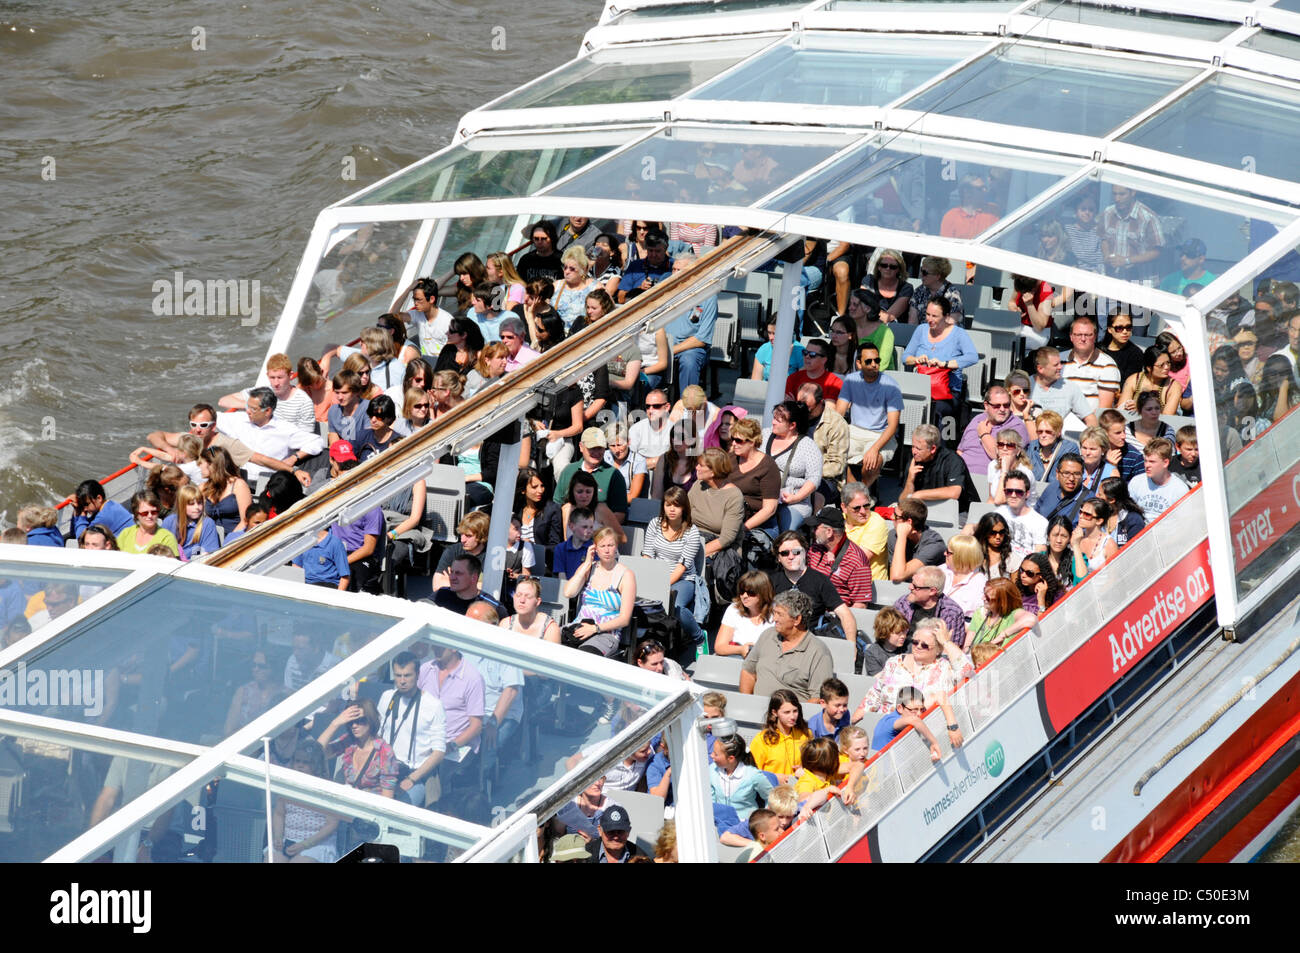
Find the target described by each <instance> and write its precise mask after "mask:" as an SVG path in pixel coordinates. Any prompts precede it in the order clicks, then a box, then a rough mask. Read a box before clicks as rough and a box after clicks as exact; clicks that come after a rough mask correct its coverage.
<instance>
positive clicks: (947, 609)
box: [894, 566, 966, 648]
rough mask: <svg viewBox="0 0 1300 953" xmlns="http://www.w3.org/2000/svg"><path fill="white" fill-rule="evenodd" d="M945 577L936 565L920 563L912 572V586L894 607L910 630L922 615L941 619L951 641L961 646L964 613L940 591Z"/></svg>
mask: <svg viewBox="0 0 1300 953" xmlns="http://www.w3.org/2000/svg"><path fill="white" fill-rule="evenodd" d="M944 582H945V579H944V575H943V570H942V569H940V568H939V567H938V566H922V567H921V568H920V569H918V570H917V571H916V574H915V575H914V576H912V589H911V591H910V592H909V593H908V594H907V595H905V596H899V597H898V601H897V602H895V603H894V608H895V609H897V610H898V612H899V614H900V615H901V616H902V617H903V618H905V619H906V620H907V622H908V625H909V626H911V629H912V632H913V633H915V632H916V630H917V627H918V626H919V625H920V624H921V622H922V621H923V620H925V619H935V618H938V619H942V620H943V621H944V624H945V625H946V626H947V633H948V636H949V638H950V639H951V641H952V642H953V644H955V645H956V646H957V648H961V647H962V646H964V645H965V644H966V613H965V612H964V611H963V610H962V607H961V606H959V605H958V604H957V603H956V602H954V601H953V600H952V599H950V598H948V597H947V596H945V595H944V594H943V585H944Z"/></svg>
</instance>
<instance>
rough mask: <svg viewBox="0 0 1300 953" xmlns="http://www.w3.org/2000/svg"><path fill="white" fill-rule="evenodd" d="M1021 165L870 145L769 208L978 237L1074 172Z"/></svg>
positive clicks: (1063, 166) (1062, 166)
mask: <svg viewBox="0 0 1300 953" xmlns="http://www.w3.org/2000/svg"><path fill="white" fill-rule="evenodd" d="M1049 168H1050V167H1046V168H1044V169H1041V170H1040V169H1034V170H1029V169H1016V168H1011V167H1010V166H1006V165H998V164H992V163H989V162H975V161H969V160H966V159H961V160H959V159H957V158H954V157H951V156H944V155H919V154H917V152H916V151H907V150H904V149H903V148H900V147H894V146H891V147H889V148H880V147H879V146H877V145H875V144H868V145H867V146H865V147H864V148H862V149H859V150H854V151H853V152H852V153H850V154H848V155H845V156H843V157H841V158H840V159H838V160H837V161H836V162H834V163H832V164H831V165H829V166H827V167H826V168H825V169H823V170H822V171H820V172H818V173H817V175H815V176H814V177H812V178H811V179H809V180H807V181H805V182H803V183H801V184H800V185H798V186H796V187H795V188H793V189H791V190H789V191H788V192H784V193H782V194H780V195H778V196H776V197H775V198H774V199H773V200H772V201H771V202H769V203H767V207H771V208H776V209H779V210H781V211H783V212H794V213H799V214H803V215H811V216H814V217H816V218H834V219H838V220H840V221H845V222H853V223H856V224H866V225H878V226H882V227H885V228H897V229H902V230H905V231H915V232H924V233H928V234H932V235H943V236H945V237H947V238H974V237H975V236H976V235H978V234H980V233H981V232H984V231H986V230H987V229H989V228H992V227H993V226H994V225H996V224H997V223H998V221H1000V220H1001V219H1002V217H1003V216H1004V215H1005V214H1006V213H1007V212H1008V211H1010V210H1012V209H1015V208H1018V207H1019V206H1021V205H1022V204H1024V203H1025V202H1026V201H1028V200H1029V199H1031V198H1033V197H1034V196H1035V195H1038V194H1039V193H1041V192H1043V191H1044V190H1046V189H1047V188H1049V187H1050V186H1051V185H1052V184H1054V183H1055V182H1057V181H1059V180H1060V178H1061V177H1062V176H1063V175H1065V174H1066V173H1067V172H1069V171H1070V169H1071V166H1069V165H1068V164H1065V163H1061V164H1059V166H1058V167H1057V169H1055V170H1052V171H1048V169H1049Z"/></svg>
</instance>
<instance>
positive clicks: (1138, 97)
mask: <svg viewBox="0 0 1300 953" xmlns="http://www.w3.org/2000/svg"><path fill="white" fill-rule="evenodd" d="M1193 75H1194V71H1193V70H1191V69H1189V68H1186V67H1181V66H1179V67H1175V66H1168V65H1164V64H1161V65H1156V64H1141V63H1130V62H1122V63H1121V62H1119V61H1117V60H1114V59H1111V58H1110V57H1106V56H1103V55H1100V54H1093V55H1083V54H1076V53H1066V52H1063V51H1060V50H1042V49H1037V48H1033V47H1022V46H1013V47H1007V48H1004V49H1002V50H1000V51H998V52H996V53H992V54H990V55H988V56H986V57H983V58H981V59H979V60H977V61H976V62H974V63H972V64H971V65H970V66H967V67H966V68H965V69H963V70H961V71H960V72H958V73H955V74H954V75H952V76H950V77H948V78H947V79H946V80H944V81H943V82H941V83H939V84H938V85H936V86H933V87H931V88H930V89H928V90H926V91H925V92H923V93H921V94H920V95H919V96H917V97H915V98H914V99H910V100H908V101H907V102H905V103H903V108H905V109H915V110H918V111H921V112H927V113H937V114H939V115H942V116H959V117H962V118H965V119H978V120H982V121H984V122H997V123H1007V124H1010V125H1015V126H1028V127H1031V128H1037V129H1042V130H1045V131H1049V132H1068V133H1074V134H1078V135H1085V136H1103V135H1105V134H1106V133H1108V132H1109V131H1110V130H1112V129H1114V128H1115V127H1116V126H1118V125H1120V124H1121V123H1123V122H1124V121H1125V120H1127V119H1129V118H1130V117H1132V116H1134V115H1136V114H1137V113H1139V112H1141V111H1142V110H1143V109H1145V108H1146V107H1148V106H1150V105H1151V104H1152V103H1154V102H1156V101H1157V100H1159V99H1160V98H1161V97H1163V96H1165V95H1166V94H1167V93H1169V92H1170V91H1171V90H1173V89H1174V88H1175V87H1176V86H1178V85H1180V84H1182V83H1184V82H1186V81H1187V80H1188V79H1190V78H1191V77H1192V76H1193Z"/></svg>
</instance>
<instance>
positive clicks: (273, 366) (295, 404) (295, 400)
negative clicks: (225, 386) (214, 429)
mask: <svg viewBox="0 0 1300 953" xmlns="http://www.w3.org/2000/svg"><path fill="white" fill-rule="evenodd" d="M292 374H293V364H292V363H291V362H290V360H289V355H288V354H272V355H271V356H270V357H268V358H267V359H266V382H267V384H269V385H270V388H271V393H273V394H275V419H276V420H278V421H282V422H283V423H286V424H289V425H290V426H291V427H294V428H296V429H298V430H310V431H312V432H313V433H315V431H316V408H315V406H314V405H313V404H312V402H311V398H310V397H308V396H307V394H306V392H305V391H301V390H299V389H298V388H296V387H294V386H293V383H292V382H291V380H290V378H291V376H292ZM251 393H252V391H251V390H242V391H239V392H237V393H234V394H227V395H226V396H225V397H223V398H221V400H219V401H218V402H217V406H219V407H220V408H221V409H222V410H244V409H245V407H246V405H247V402H248V395H249V394H251Z"/></svg>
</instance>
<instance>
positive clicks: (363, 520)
mask: <svg viewBox="0 0 1300 953" xmlns="http://www.w3.org/2000/svg"><path fill="white" fill-rule="evenodd" d="M358 462H359V461H358V460H357V454H356V451H355V450H354V449H353V448H352V443H351V441H348V440H336V441H334V443H333V444H332V445H331V446H330V476H331V477H337V476H338V475H339V474H340V473H344V472H346V471H348V470H351V469H353V468H354V467H356V466H357V464H358ZM330 533H331V534H332V535H334V536H335V537H337V538H338V541H339V542H341V543H342V544H343V548H344V549H346V550H347V552H348V567H349V568H350V569H351V570H352V574H351V577H350V578H351V581H350V582H349V583H348V589H349V590H351V591H352V592H361V591H362V590H363V589H364V588H365V587H366V585H367V584H368V583H369V582H370V581H371V580H372V579H373V578H374V577H375V576H377V575H378V573H379V566H380V563H382V562H383V556H384V552H383V550H382V549H381V548H380V540H382V539H384V511H383V510H382V509H380V508H379V507H378V506H376V507H375V508H374V509H372V510H368V511H367V512H365V513H363V514H362V515H361V516H360V517H359V518H358V519H355V520H353V521H352V522H351V523H344V522H342V521H341V520H340V521H339V522H337V523H335V524H333V525H332V526H331V527H330Z"/></svg>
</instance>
